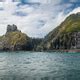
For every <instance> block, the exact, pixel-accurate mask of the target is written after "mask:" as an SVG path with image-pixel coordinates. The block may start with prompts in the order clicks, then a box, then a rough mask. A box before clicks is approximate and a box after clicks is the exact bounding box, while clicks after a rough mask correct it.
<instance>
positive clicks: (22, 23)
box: [0, 0, 80, 38]
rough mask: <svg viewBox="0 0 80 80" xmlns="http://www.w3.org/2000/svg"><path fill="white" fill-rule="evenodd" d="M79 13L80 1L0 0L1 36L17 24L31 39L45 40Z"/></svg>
mask: <svg viewBox="0 0 80 80" xmlns="http://www.w3.org/2000/svg"><path fill="white" fill-rule="evenodd" d="M77 12H80V0H0V35H3V34H5V33H6V28H7V25H8V24H10V25H12V24H15V25H17V27H18V29H19V30H21V31H22V32H23V33H26V34H27V35H28V36H30V37H35V38H36V37H38V38H43V37H44V36H45V35H47V34H48V33H49V32H50V31H52V30H53V29H54V28H56V27H57V26H58V25H60V24H61V22H63V21H64V20H65V18H66V17H67V16H69V15H70V14H73V13H77Z"/></svg>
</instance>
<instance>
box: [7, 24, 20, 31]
mask: <svg viewBox="0 0 80 80" xmlns="http://www.w3.org/2000/svg"><path fill="white" fill-rule="evenodd" d="M13 31H18V29H17V26H16V25H14V24H13V25H8V26H7V32H13Z"/></svg>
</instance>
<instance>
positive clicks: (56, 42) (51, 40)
mask: <svg viewBox="0 0 80 80" xmlns="http://www.w3.org/2000/svg"><path fill="white" fill-rule="evenodd" d="M55 49H58V50H59V49H80V13H77V14H71V15H70V16H68V17H67V18H66V19H65V20H64V21H63V22H62V23H61V24H60V25H59V26H58V27H56V28H55V29H54V30H52V31H51V32H50V33H49V34H48V35H47V36H45V38H44V40H43V41H42V43H41V44H40V45H39V46H38V47H37V50H42V51H44V50H55Z"/></svg>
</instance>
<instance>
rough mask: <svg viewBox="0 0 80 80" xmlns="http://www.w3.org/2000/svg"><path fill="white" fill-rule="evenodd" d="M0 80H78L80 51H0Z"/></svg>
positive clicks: (79, 79) (79, 78) (79, 77)
mask: <svg viewBox="0 0 80 80" xmlns="http://www.w3.org/2000/svg"><path fill="white" fill-rule="evenodd" d="M0 80H80V53H64V52H63V53H61V52H26V51H25V52H24V51H19V52H0Z"/></svg>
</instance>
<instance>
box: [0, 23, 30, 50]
mask: <svg viewBox="0 0 80 80" xmlns="http://www.w3.org/2000/svg"><path fill="white" fill-rule="evenodd" d="M30 40H31V39H30V38H29V37H28V36H27V35H26V34H24V33H22V32H21V31H19V30H18V29H17V26H16V25H14V24H13V25H12V26H11V25H8V26H7V31H6V34H5V35H3V36H1V37H0V50H11V51H15V50H30V48H29V46H30Z"/></svg>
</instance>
